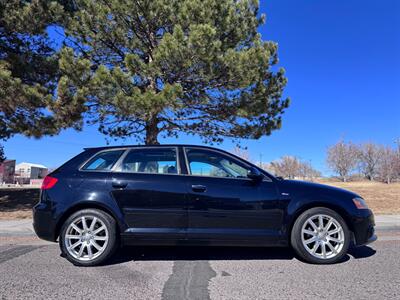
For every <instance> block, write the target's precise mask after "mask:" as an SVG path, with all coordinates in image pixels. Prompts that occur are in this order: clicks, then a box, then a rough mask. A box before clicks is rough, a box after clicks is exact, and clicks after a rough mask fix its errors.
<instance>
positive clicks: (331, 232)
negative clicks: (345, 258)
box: [328, 228, 341, 236]
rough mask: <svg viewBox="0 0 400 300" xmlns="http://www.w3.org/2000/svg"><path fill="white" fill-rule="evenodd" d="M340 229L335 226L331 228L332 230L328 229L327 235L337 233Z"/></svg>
mask: <svg viewBox="0 0 400 300" xmlns="http://www.w3.org/2000/svg"><path fill="white" fill-rule="evenodd" d="M340 231H341V229H340V228H335V229H333V230H331V231H328V235H329V236H330V235H333V234H336V233H339V232H340Z"/></svg>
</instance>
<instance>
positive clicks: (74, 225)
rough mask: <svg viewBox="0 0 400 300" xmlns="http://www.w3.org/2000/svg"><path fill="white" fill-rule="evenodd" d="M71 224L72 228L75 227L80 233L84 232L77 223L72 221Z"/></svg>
mask: <svg viewBox="0 0 400 300" xmlns="http://www.w3.org/2000/svg"><path fill="white" fill-rule="evenodd" d="M71 226H72V228H74V229H75V230H76V231H77V232H78V233H79V234H81V233H82V229H80V228H79V227H78V226H77V225H76V224H74V223H72V224H71Z"/></svg>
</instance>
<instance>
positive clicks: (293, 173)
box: [271, 155, 301, 179]
mask: <svg viewBox="0 0 400 300" xmlns="http://www.w3.org/2000/svg"><path fill="white" fill-rule="evenodd" d="M300 165H301V163H300V161H299V159H297V158H296V157H294V156H288V155H286V156H283V157H282V158H281V159H279V160H277V161H273V162H271V169H272V170H273V171H274V173H275V175H277V176H281V177H283V178H289V179H294V178H296V177H299V175H300Z"/></svg>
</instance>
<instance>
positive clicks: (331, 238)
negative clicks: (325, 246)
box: [327, 236, 343, 244]
mask: <svg viewBox="0 0 400 300" xmlns="http://www.w3.org/2000/svg"><path fill="white" fill-rule="evenodd" d="M327 239H328V240H330V241H332V242H335V243H338V244H341V243H343V241H341V240H339V239H336V238H333V237H330V236H328V237H327Z"/></svg>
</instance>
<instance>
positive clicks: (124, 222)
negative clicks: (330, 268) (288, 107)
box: [33, 145, 376, 266]
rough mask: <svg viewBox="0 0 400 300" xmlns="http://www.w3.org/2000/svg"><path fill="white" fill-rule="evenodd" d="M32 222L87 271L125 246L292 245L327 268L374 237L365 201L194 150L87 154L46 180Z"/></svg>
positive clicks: (145, 149) (140, 148)
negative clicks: (326, 265)
mask: <svg viewBox="0 0 400 300" xmlns="http://www.w3.org/2000/svg"><path fill="white" fill-rule="evenodd" d="M33 216H34V229H35V231H36V234H37V235H38V236H39V237H40V238H42V239H45V240H48V241H54V242H55V241H57V240H58V242H59V244H60V248H61V251H62V254H63V255H64V256H65V257H66V258H67V259H68V260H69V261H71V262H72V263H73V264H75V265H80V266H93V265H98V264H101V263H103V262H105V261H106V260H107V259H108V258H110V257H111V256H112V254H113V253H114V251H115V250H116V249H117V248H118V247H119V246H120V245H203V246H274V247H277V246H282V247H288V246H291V247H293V249H294V250H295V252H296V253H297V254H298V256H299V257H300V258H301V259H303V260H305V261H307V262H310V263H318V264H329V263H335V262H338V261H340V260H341V259H342V258H343V256H344V255H346V253H347V250H348V248H349V245H350V243H351V242H354V244H355V245H364V244H367V243H370V242H372V241H374V240H376V235H375V233H374V225H375V224H374V216H373V213H372V212H371V210H369V209H368V207H367V205H366V203H365V201H364V200H363V199H362V198H361V197H360V196H359V195H357V194H355V193H352V192H350V191H346V190H342V189H338V188H334V187H329V186H325V185H320V184H315V183H308V182H302V181H294V180H283V179H281V178H276V177H274V176H272V175H271V174H269V173H267V172H266V171H264V170H262V169H261V168H258V167H257V166H255V165H253V164H251V163H250V162H248V161H245V160H243V159H241V158H239V157H236V156H234V155H232V154H230V153H228V152H225V151H222V150H218V149H215V148H211V147H205V146H195V145H154V146H121V147H100V148H89V149H85V151H83V152H82V153H80V154H79V155H77V156H75V157H74V158H72V159H71V160H69V161H68V162H66V163H65V164H64V165H62V166H61V167H60V168H58V169H57V170H55V171H54V172H52V173H51V174H49V175H48V176H47V177H46V178H45V179H44V181H43V185H42V190H41V195H40V201H39V203H38V204H37V205H36V206H35V207H34V209H33Z"/></svg>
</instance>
